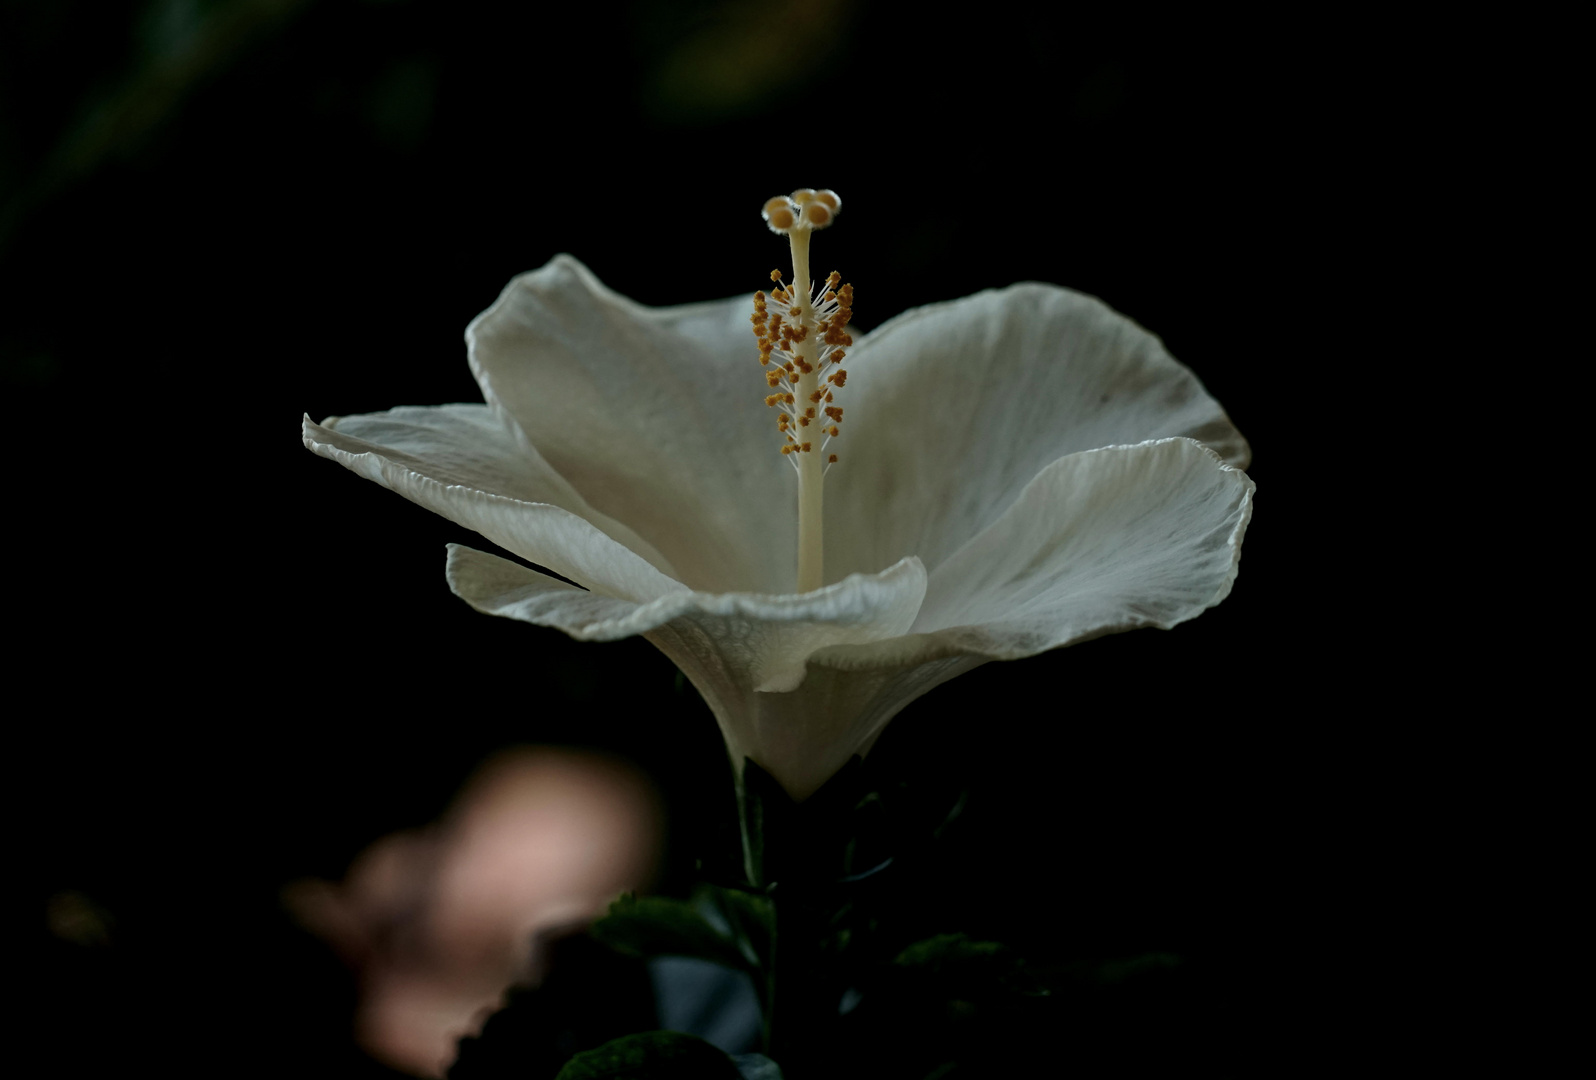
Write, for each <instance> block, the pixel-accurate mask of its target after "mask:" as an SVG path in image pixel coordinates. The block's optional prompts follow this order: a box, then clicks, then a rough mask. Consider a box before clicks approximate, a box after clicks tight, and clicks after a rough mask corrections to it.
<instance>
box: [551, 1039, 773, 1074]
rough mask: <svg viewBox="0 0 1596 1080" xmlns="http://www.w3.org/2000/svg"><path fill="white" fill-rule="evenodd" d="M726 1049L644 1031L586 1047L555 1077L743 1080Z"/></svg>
mask: <svg viewBox="0 0 1596 1080" xmlns="http://www.w3.org/2000/svg"><path fill="white" fill-rule="evenodd" d="M741 1076H742V1074H741V1073H740V1071H739V1070H738V1068H737V1065H736V1063H735V1062H733V1061H732V1059H731V1058H730V1057H728V1056H727V1055H726V1053H725V1051H723V1050H721V1049H719V1048H718V1047H716V1046H714V1045H712V1044H710V1043H707V1042H705V1041H704V1040H703V1039H700V1038H698V1037H697V1036H694V1035H684V1034H682V1033H681V1032H679V1031H644V1032H640V1033H638V1034H636V1035H625V1036H622V1037H621V1038H619V1039H614V1040H612V1041H610V1042H607V1043H605V1044H604V1045H603V1046H600V1047H597V1048H595V1049H593V1050H584V1051H583V1052H582V1053H580V1054H577V1055H576V1056H575V1057H573V1058H572V1059H571V1060H570V1061H568V1062H566V1063H565V1068H563V1069H561V1070H560V1074H559V1076H557V1077H556V1078H555V1080H675V1078H680V1080H741Z"/></svg>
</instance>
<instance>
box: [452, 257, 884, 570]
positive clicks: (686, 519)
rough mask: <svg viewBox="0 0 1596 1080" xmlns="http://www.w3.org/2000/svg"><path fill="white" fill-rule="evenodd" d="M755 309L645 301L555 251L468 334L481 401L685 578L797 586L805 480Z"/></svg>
mask: <svg viewBox="0 0 1596 1080" xmlns="http://www.w3.org/2000/svg"><path fill="white" fill-rule="evenodd" d="M752 313H753V302H752V300H751V299H749V298H743V299H737V300H726V301H720V302H716V303H708V304H696V305H691V306H687V307H674V308H646V307H643V306H641V305H639V304H635V303H633V302H632V301H630V300H628V299H626V298H625V297H623V296H619V295H617V294H616V293H613V292H611V291H610V290H609V289H607V288H605V287H604V286H603V285H602V284H600V283H599V281H598V280H597V279H596V278H595V277H593V275H592V273H591V272H590V271H588V269H587V268H586V267H584V266H583V265H582V264H581V263H579V262H577V261H576V260H575V259H573V258H571V257H570V256H567V255H561V256H559V257H557V258H555V259H554V260H553V261H552V262H550V263H549V264H548V265H547V266H545V267H543V268H542V269H541V270H537V271H534V272H532V273H530V274H523V275H522V276H520V277H518V278H516V279H515V280H514V281H512V282H511V283H510V284H509V286H508V287H507V288H506V289H505V290H504V292H503V294H502V295H501V296H500V297H499V299H498V300H497V301H496V302H495V303H494V305H493V306H492V307H491V308H489V309H488V310H487V311H485V312H484V313H483V314H482V315H480V316H478V317H477V319H476V320H475V321H474V322H472V324H471V326H470V327H469V328H468V329H467V330H466V341H467V343H468V345H469V351H470V359H471V369H472V371H473V372H475V374H476V377H477V381H478V383H479V384H480V385H481V387H482V393H483V396H484V397H485V398H486V399H487V401H488V404H489V405H490V406H492V407H493V408H495V409H497V410H501V411H502V412H503V414H504V415H506V416H508V417H510V418H513V420H514V422H515V423H516V424H518V425H519V427H520V429H521V430H522V431H524V432H525V433H526V437H527V438H528V440H529V441H530V443H531V444H532V445H534V446H536V447H537V449H538V451H539V452H540V453H541V454H542V456H543V458H544V459H545V460H546V461H547V462H548V463H549V465H550V466H552V467H553V469H554V470H556V471H557V472H558V473H559V475H561V476H563V477H565V478H566V479H567V480H569V481H570V483H571V485H572V486H573V487H574V488H575V490H576V491H578V492H580V493H581V495H582V497H583V498H584V499H585V500H586V501H587V502H588V504H589V505H591V506H592V507H594V508H595V509H596V510H597V511H599V512H600V513H602V514H606V515H608V516H609V517H611V518H613V519H615V520H617V521H623V522H625V523H626V524H627V525H628V526H629V527H630V528H631V529H633V530H635V531H636V533H637V534H638V535H639V536H641V537H642V538H643V539H645V540H646V541H648V542H649V543H650V544H652V545H653V547H654V548H655V549H656V550H658V551H659V552H661V553H662V554H663V555H664V557H665V558H666V559H667V560H669V562H670V565H672V566H674V567H675V568H676V569H677V571H679V577H680V579H681V580H682V581H684V582H685V583H687V584H688V585H690V586H692V587H693V588H695V589H700V590H704V591H713V592H768V593H781V592H790V591H791V590H792V587H793V582H794V575H795V573H796V566H797V555H796V550H797V548H796V544H797V540H796V537H797V504H796V495H795V494H794V481H793V476H792V470H791V466H790V465H789V464H788V462H787V461H786V459H784V458H783V457H782V456H781V455H780V453H778V447H779V445H780V440H779V438H778V437H777V435H776V431H775V414H774V413H773V412H772V411H771V410H770V409H768V408H766V407H765V404H764V396H765V394H766V393H768V389H767V388H766V386H765V384H764V381H763V379H762V378H761V373H760V367H759V363H758V359H757V357H758V350H757V349H756V348H755V344H754V338H753V334H752V333H751V324H750V323H749V316H750V315H751V314H752ZM889 561H895V560H889ZM884 565H887V564H886V563H883V564H881V566H884ZM881 566H873V567H871V568H870V569H871V570H872V571H875V570H879V569H881Z"/></svg>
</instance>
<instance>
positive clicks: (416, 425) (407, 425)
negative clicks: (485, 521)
mask: <svg viewBox="0 0 1596 1080" xmlns="http://www.w3.org/2000/svg"><path fill="white" fill-rule="evenodd" d="M319 426H320V427H321V428H322V429H323V430H324V431H326V432H334V433H335V434H333V435H329V436H328V438H329V439H330V440H333V441H335V442H336V443H337V444H338V445H341V446H343V447H344V448H346V449H351V450H354V451H355V452H363V451H367V450H372V449H375V450H376V451H377V452H378V453H380V454H382V455H383V456H384V457H386V458H387V459H388V460H390V461H394V462H398V463H402V464H404V465H405V466H406V467H408V468H412V469H414V470H416V471H418V472H420V473H422V474H423V475H425V476H430V477H432V478H433V479H434V480H438V481H439V482H441V483H444V484H457V485H460V486H461V487H469V488H476V489H477V490H478V491H483V492H486V493H488V494H490V495H503V496H504V497H505V498H509V499H518V500H520V501H521V502H540V503H548V504H549V505H550V506H558V507H559V508H560V509H561V510H569V511H570V512H571V513H573V514H575V515H576V516H578V517H580V518H584V519H586V520H587V521H589V522H591V523H592V524H594V525H596V526H598V527H599V528H600V529H601V530H603V531H604V532H605V533H607V534H609V536H610V537H611V538H612V539H614V540H616V541H617V542H619V543H620V544H622V545H623V546H625V547H627V548H630V549H631V550H632V551H635V552H636V553H637V554H639V555H641V556H643V557H644V558H645V559H647V560H648V561H649V562H651V563H653V564H654V565H655V566H656V567H657V568H658V569H659V570H660V571H662V572H663V573H665V574H668V575H670V576H672V577H674V576H675V572H674V570H673V568H672V567H671V565H670V563H669V562H668V561H667V560H666V559H665V557H664V556H663V555H661V554H660V553H659V552H657V551H655V550H654V549H653V548H652V547H650V546H649V545H648V544H647V543H646V542H645V541H644V540H643V539H642V538H641V537H639V536H638V535H637V534H636V533H634V532H632V530H631V529H628V528H627V527H626V526H625V525H623V524H621V523H620V522H618V521H615V520H613V519H611V518H609V517H607V516H605V515H604V514H601V513H599V512H598V511H597V510H595V509H593V507H591V506H589V505H588V504H587V501H586V500H585V499H583V498H582V496H581V495H579V494H577V492H576V490H575V489H574V488H572V487H571V485H570V484H568V483H566V481H565V478H564V477H563V476H561V475H560V474H559V473H557V472H555V471H554V470H553V469H552V468H550V467H549V463H548V462H546V461H544V460H543V458H542V456H541V455H540V454H539V453H538V452H537V450H536V448H534V447H532V446H531V445H529V444H528V443H527V442H526V441H525V437H524V436H523V435H522V434H521V433H520V431H519V430H518V429H517V428H516V427H515V424H514V421H510V422H508V423H505V422H503V421H502V420H501V419H500V418H499V417H496V416H494V415H493V413H492V412H491V411H490V410H489V409H488V407H487V406H486V405H439V406H436V407H433V408H427V407H418V406H406V407H402V408H398V409H389V410H388V411H387V412H381V413H366V414H364V415H360V416H330V417H328V418H327V419H326V420H323V421H322V422H321V424H320V425H319ZM351 439H354V440H359V443H358V444H357V443H354V442H352V441H351ZM307 445H309V444H308V443H307Z"/></svg>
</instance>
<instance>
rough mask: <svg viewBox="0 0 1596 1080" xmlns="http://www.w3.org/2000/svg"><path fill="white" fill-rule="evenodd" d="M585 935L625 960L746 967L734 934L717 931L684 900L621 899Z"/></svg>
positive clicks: (745, 960) (633, 897)
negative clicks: (678, 959)
mask: <svg viewBox="0 0 1596 1080" xmlns="http://www.w3.org/2000/svg"><path fill="white" fill-rule="evenodd" d="M589 932H590V933H591V934H592V936H593V937H594V938H596V939H597V940H599V941H601V942H603V943H604V944H606V945H608V946H609V947H610V948H612V949H614V950H616V951H617V952H620V953H624V954H626V955H628V956H639V957H642V958H644V959H652V958H653V957H656V956H693V957H697V958H698V959H700V960H712V961H714V962H715V963H717V964H724V965H725V966H727V967H730V968H738V969H746V968H747V967H748V966H749V962H748V958H747V956H745V955H744V951H743V950H742V949H741V948H739V947H738V942H737V939H736V937H735V936H734V934H733V933H727V932H723V931H721V930H720V929H718V928H716V927H715V926H714V925H712V924H711V923H710V922H709V921H708V920H706V919H705V918H704V915H703V913H702V912H701V911H700V910H699V908H698V907H697V906H696V905H695V904H693V903H692V902H690V901H687V900H676V899H673V898H671V897H665V896H645V897H637V896H623V897H621V898H620V899H619V900H617V901H615V902H614V903H613V904H611V905H610V912H609V914H608V915H606V916H605V917H604V918H602V919H600V920H599V921H598V922H596V923H594V924H593V927H592V929H591V930H590V931H589Z"/></svg>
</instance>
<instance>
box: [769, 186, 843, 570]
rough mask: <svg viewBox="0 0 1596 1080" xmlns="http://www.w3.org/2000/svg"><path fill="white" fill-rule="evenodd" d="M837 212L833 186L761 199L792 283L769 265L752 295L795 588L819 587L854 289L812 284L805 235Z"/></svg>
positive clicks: (832, 279) (833, 282)
mask: <svg viewBox="0 0 1596 1080" xmlns="http://www.w3.org/2000/svg"><path fill="white" fill-rule="evenodd" d="M841 209H842V200H841V199H839V198H838V197H837V193H836V192H835V191H815V190H814V189H812V188H801V189H799V190H798V191H795V192H793V193H792V195H790V196H786V195H782V196H777V197H776V198H774V199H771V200H770V201H769V202H767V203H765V210H764V216H765V222H766V224H768V225H769V226H770V230H771V232H775V233H781V234H784V235H785V236H786V237H787V239H788V241H790V242H791V244H792V277H793V280H792V284H791V285H785V284H783V283H782V273H781V271H780V270H772V271H771V272H770V280H771V281H772V282H773V283H774V284H775V287H774V288H773V289H771V291H770V295H769V296H768V297H767V296H766V295H765V294H764V293H763V292H756V293H754V315H753V323H754V336H755V337H757V338H758V339H759V364H760V366H761V367H763V368H764V369H765V383H766V385H768V386H769V387H770V388H771V389H773V390H775V391H776V393H773V394H771V395H770V396H768V397H767V398H765V404H766V405H768V406H769V407H771V408H773V409H776V410H777V415H776V430H777V431H779V432H780V433H781V436H782V440H783V441H782V445H781V452H782V454H783V455H784V456H787V457H788V460H790V461H791V462H792V465H793V468H794V470H796V472H797V473H798V591H799V592H809V591H811V590H813V589H818V588H820V586H821V585H823V584H825V567H824V544H823V542H822V533H821V520H822V516H823V512H824V500H823V495H824V483H825V476H826V472H827V471H828V470H830V468H831V466H832V465H833V464H835V463H836V460H837V455H836V454H830V453H827V450H828V449H829V447H830V446H831V441H832V440H833V439H835V438H836V437H837V435H838V433H839V430H840V427H841V424H842V407H841V406H840V405H833V404H832V401H833V393H832V391H833V389H834V388H835V389H840V388H841V387H842V386H843V384H845V383H846V382H847V381H848V373H847V372H846V371H844V370H843V369H842V367H840V366H839V365H840V364H841V363H842V360H843V358H844V357H845V356H847V353H846V352H845V351H844V350H845V349H846V348H847V346H849V345H852V344H853V338H851V337H849V336H848V330H847V327H848V320H850V319H851V318H853V286H852V285H844V284H843V283H842V275H841V274H838V273H837V272H836V271H832V273H831V275H830V276H829V277H827V278H826V279H825V280H824V281H822V282H820V283H818V284H813V283H811V281H810V279H809V236H810V234H811V233H812V232H814V231H815V230H816V229H824V228H825V227H826V226H827V225H830V224H831V223H832V222H833V221H835V220H836V219H837V213H838V211H839V210H841ZM817 442H818V444H819V445H818V446H817V445H816V443H817ZM822 459H824V460H822Z"/></svg>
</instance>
